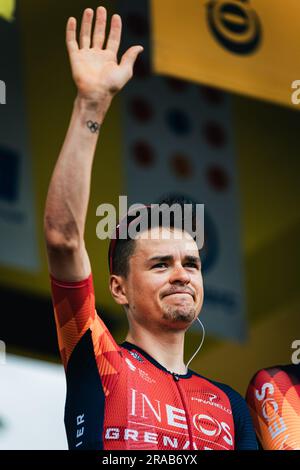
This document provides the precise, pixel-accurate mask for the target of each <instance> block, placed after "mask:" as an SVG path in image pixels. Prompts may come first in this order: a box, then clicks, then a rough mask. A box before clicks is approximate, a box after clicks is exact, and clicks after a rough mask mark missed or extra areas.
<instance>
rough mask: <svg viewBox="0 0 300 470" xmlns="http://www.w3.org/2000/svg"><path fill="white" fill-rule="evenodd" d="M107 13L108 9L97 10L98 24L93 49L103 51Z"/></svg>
mask: <svg viewBox="0 0 300 470" xmlns="http://www.w3.org/2000/svg"><path fill="white" fill-rule="evenodd" d="M106 21H107V12H106V8H104V7H99V8H97V17H96V24H95V29H94V37H93V47H99V48H100V49H102V47H103V44H104V40H105V30H106Z"/></svg>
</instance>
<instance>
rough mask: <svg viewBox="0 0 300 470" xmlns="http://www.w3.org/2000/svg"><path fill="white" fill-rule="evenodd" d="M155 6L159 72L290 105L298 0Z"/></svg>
mask: <svg viewBox="0 0 300 470" xmlns="http://www.w3.org/2000/svg"><path fill="white" fill-rule="evenodd" d="M151 8H152V21H153V26H152V33H153V66H154V70H155V71H156V72H157V73H160V74H169V75H174V76H177V77H180V78H184V79H187V80H192V81H196V82H200V83H205V84H209V85H212V86H217V87H221V88H225V89H227V90H230V91H234V92H238V93H242V94H246V95H249V96H253V97H256V98H261V99H265V100H270V101H273V102H276V103H280V104H284V105H290V106H292V101H291V95H292V90H291V85H292V82H293V81H295V80H296V79H297V78H299V70H298V57H299V52H298V51H299V46H300V37H299V34H298V26H297V13H298V11H299V2H298V1H297V0H287V1H284V2H283V1H282V0H272V2H270V0H187V1H186V2H184V4H183V3H182V2H181V1H180V0H164V1H163V2H162V1H161V0H152V4H151ZM296 109H297V108H296Z"/></svg>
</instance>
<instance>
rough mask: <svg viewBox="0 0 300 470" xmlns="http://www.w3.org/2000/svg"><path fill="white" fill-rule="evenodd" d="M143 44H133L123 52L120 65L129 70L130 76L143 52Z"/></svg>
mask: <svg viewBox="0 0 300 470" xmlns="http://www.w3.org/2000/svg"><path fill="white" fill-rule="evenodd" d="M143 50H144V48H143V46H132V47H130V48H129V49H128V50H127V51H126V52H125V54H123V56H122V59H121V62H120V66H121V67H123V68H124V69H125V68H126V69H127V71H128V76H130V77H131V76H132V74H133V67H134V64H135V61H136V59H137V57H138V55H139V54H140V53H141V52H143Z"/></svg>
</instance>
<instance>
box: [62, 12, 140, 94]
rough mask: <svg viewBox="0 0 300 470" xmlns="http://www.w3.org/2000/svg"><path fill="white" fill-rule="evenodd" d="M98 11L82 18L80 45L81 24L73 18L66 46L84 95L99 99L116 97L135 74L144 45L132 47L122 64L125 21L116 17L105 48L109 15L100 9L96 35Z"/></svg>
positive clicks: (84, 14)
mask: <svg viewBox="0 0 300 470" xmlns="http://www.w3.org/2000/svg"><path fill="white" fill-rule="evenodd" d="M93 16H94V11H93V10H92V9H90V8H87V9H86V10H85V11H84V13H83V17H82V23H81V31H80V40H79V44H78V42H77V38H76V26H77V22H76V19H75V18H73V17H72V18H69V20H68V23H67V31H66V43H67V48H68V53H69V58H70V63H71V68H72V75H73V78H74V81H75V84H76V86H77V89H78V93H79V95H80V96H82V97H83V98H86V99H91V100H99V99H100V98H101V97H102V96H104V95H110V96H114V95H115V94H116V93H117V92H118V91H119V90H121V89H122V88H123V87H124V85H125V84H126V83H127V82H128V81H129V80H130V78H131V77H132V75H133V66H134V63H135V61H136V59H137V56H138V54H139V53H140V52H142V50H143V47H142V46H132V47H130V48H129V49H128V50H127V51H126V52H125V53H124V55H123V56H122V58H121V61H120V64H118V59H117V54H118V51H119V47H120V41H121V32H122V20H121V17H120V16H119V15H113V16H112V20H111V28H110V33H109V36H108V39H107V44H106V48H105V49H104V48H103V47H104V43H105V35H106V22H107V12H106V9H105V8H104V7H99V8H97V13H96V22H95V27H94V32H92V24H93Z"/></svg>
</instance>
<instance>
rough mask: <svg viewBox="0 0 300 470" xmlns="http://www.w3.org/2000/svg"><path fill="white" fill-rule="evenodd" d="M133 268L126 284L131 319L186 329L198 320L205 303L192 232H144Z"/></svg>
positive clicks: (134, 256) (157, 230)
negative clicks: (190, 233)
mask: <svg viewBox="0 0 300 470" xmlns="http://www.w3.org/2000/svg"><path fill="white" fill-rule="evenodd" d="M150 234H151V237H152V238H151V239H150ZM147 236H148V237H149V238H148V239H146V237H147ZM175 236H176V238H177V239H174V238H175ZM167 237H168V239H166V238H167ZM164 238H165V239H164ZM129 267H130V269H129V275H128V278H127V280H126V284H125V285H126V296H127V300H128V304H129V315H130V319H132V320H134V321H135V322H136V323H137V324H139V325H141V326H144V327H147V328H151V327H152V328H155V327H160V328H161V327H163V326H166V327H167V328H174V329H186V328H187V327H188V326H189V325H190V324H191V323H192V322H193V321H194V320H195V318H196V317H197V316H198V313H199V311H200V310H201V307H202V303H203V283H202V274H201V262H200V258H199V252H198V248H197V245H196V243H195V241H194V240H193V238H192V237H191V235H189V234H188V233H187V232H182V231H181V230H178V229H175V230H170V229H167V228H156V229H152V230H149V231H148V232H144V233H142V234H141V235H140V237H139V239H138V240H136V245H135V251H134V254H133V255H132V256H131V257H130V260H129Z"/></svg>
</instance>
